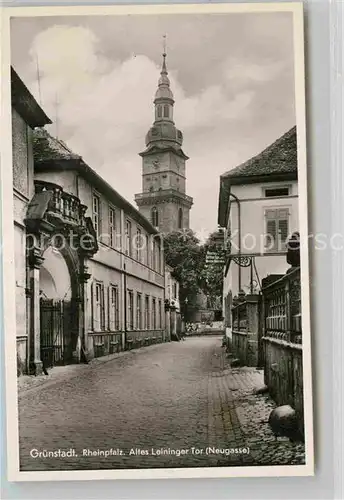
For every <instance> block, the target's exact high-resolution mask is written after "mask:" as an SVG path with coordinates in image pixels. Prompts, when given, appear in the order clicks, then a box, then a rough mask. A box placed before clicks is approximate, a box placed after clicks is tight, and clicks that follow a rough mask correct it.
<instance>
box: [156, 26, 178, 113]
mask: <svg viewBox="0 0 344 500" xmlns="http://www.w3.org/2000/svg"><path fill="white" fill-rule="evenodd" d="M163 50H164V51H163V54H162V66H161V71H160V78H159V81H158V89H157V91H156V93H155V99H154V104H155V122H166V121H167V122H172V123H173V105H174V99H173V93H172V91H171V88H170V79H169V78H168V72H167V65H166V56H167V54H166V35H165V36H164V49H163Z"/></svg>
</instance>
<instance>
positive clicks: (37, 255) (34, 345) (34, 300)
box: [29, 247, 44, 375]
mask: <svg viewBox="0 0 344 500" xmlns="http://www.w3.org/2000/svg"><path fill="white" fill-rule="evenodd" d="M43 262H44V258H43V257H42V253H41V249H40V248H38V247H34V248H33V249H32V250H31V252H30V258H29V266H30V267H29V283H30V298H31V299H30V302H31V303H30V320H31V321H30V323H31V324H30V362H29V367H30V373H32V374H34V375H41V374H42V372H43V363H42V360H41V314H40V313H41V311H40V286H39V273H40V268H41V265H42V263H43Z"/></svg>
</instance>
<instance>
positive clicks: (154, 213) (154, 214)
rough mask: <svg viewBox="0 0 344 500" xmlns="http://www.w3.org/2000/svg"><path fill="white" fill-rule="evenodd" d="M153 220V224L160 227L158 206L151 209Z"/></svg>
mask: <svg viewBox="0 0 344 500" xmlns="http://www.w3.org/2000/svg"><path fill="white" fill-rule="evenodd" d="M151 221H152V225H153V226H154V227H158V226H159V213H158V210H157V208H156V207H153V208H152V211H151Z"/></svg>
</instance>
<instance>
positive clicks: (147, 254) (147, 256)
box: [145, 234, 149, 267]
mask: <svg viewBox="0 0 344 500" xmlns="http://www.w3.org/2000/svg"><path fill="white" fill-rule="evenodd" d="M145 245H146V257H145V259H146V265H147V266H148V267H149V236H148V234H146V238H145Z"/></svg>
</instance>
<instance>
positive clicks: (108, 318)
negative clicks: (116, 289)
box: [107, 286, 111, 330]
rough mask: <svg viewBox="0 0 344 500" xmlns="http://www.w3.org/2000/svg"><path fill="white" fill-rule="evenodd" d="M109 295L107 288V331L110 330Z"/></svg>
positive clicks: (109, 288) (109, 290)
mask: <svg viewBox="0 0 344 500" xmlns="http://www.w3.org/2000/svg"><path fill="white" fill-rule="evenodd" d="M110 293H111V287H110V286H108V288H107V323H108V324H107V329H108V330H111V316H110Z"/></svg>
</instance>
